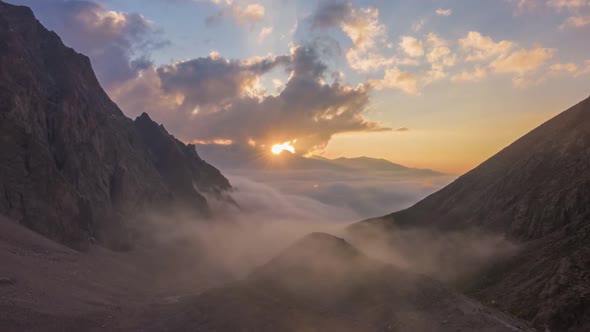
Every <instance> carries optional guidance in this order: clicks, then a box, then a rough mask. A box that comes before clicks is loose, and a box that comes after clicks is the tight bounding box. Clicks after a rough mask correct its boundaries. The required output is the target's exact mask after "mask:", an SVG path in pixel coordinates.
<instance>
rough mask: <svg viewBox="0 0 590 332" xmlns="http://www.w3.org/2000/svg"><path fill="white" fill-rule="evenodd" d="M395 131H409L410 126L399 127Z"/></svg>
mask: <svg viewBox="0 0 590 332" xmlns="http://www.w3.org/2000/svg"><path fill="white" fill-rule="evenodd" d="M395 131H397V132H406V131H410V128H406V127H401V128H397V129H396V130H395Z"/></svg>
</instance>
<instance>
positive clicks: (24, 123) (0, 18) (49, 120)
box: [0, 1, 230, 247]
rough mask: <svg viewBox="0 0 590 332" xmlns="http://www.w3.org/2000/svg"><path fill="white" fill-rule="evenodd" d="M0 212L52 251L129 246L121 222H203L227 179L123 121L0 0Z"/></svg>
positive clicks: (64, 51) (153, 132)
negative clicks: (49, 243)
mask: <svg viewBox="0 0 590 332" xmlns="http://www.w3.org/2000/svg"><path fill="white" fill-rule="evenodd" d="M0 151H2V154H1V157H0V190H1V192H2V194H1V195H0V214H5V215H7V216H9V217H10V218H12V219H14V220H18V221H19V222H20V223H22V224H24V225H26V226H28V227H30V228H31V229H33V230H35V231H37V232H39V233H41V234H43V235H46V236H48V237H50V238H52V239H54V240H57V241H59V242H61V243H65V244H67V245H70V246H74V247H81V246H83V245H84V244H85V243H88V242H89V241H94V240H97V241H100V242H102V243H105V244H107V245H109V246H112V247H121V246H124V245H126V244H127V243H128V242H129V236H130V232H127V231H126V228H127V227H126V221H129V220H132V219H133V218H135V217H138V216H141V215H145V214H148V213H151V212H154V211H155V212H158V213H171V212H172V211H174V209H175V208H176V207H182V209H183V211H184V212H185V213H186V212H190V214H191V215H200V216H206V215H207V213H208V207H207V202H206V199H205V197H204V196H203V195H202V194H203V193H219V192H220V191H223V190H227V189H229V188H230V185H229V182H228V181H227V179H225V178H224V177H223V175H221V173H219V172H218V171H217V170H216V169H215V168H213V167H212V166H210V165H209V164H207V163H205V162H204V161H203V160H201V159H200V158H199V156H198V155H197V153H196V151H195V150H194V147H193V146H190V145H189V146H186V145H184V144H182V143H181V142H179V141H178V140H176V139H174V137H172V136H171V135H170V134H168V133H167V132H166V131H165V130H164V129H163V128H162V127H159V126H157V125H156V124H155V123H153V122H152V121H151V120H150V119H149V117H147V116H141V117H140V118H138V119H137V120H136V121H135V122H134V121H132V120H130V119H128V118H127V117H126V116H125V115H124V114H123V113H122V112H121V110H120V109H119V108H118V107H117V105H116V104H115V103H113V102H112V101H111V100H110V99H109V97H108V96H107V94H106V93H105V92H104V91H103V89H102V88H101V87H100V85H99V83H98V81H97V79H96V77H95V75H94V72H93V70H92V67H91V64H90V60H89V59H88V58H87V57H86V56H84V55H81V54H78V53H76V52H75V51H74V50H73V49H71V48H68V47H66V46H64V45H63V43H62V42H61V40H60V38H59V37H58V36H57V35H56V34H55V33H54V32H51V31H48V30H46V29H45V28H44V27H43V26H42V25H41V24H40V23H39V22H38V21H37V20H36V19H35V17H34V16H33V13H32V12H31V10H30V9H28V8H26V7H21V6H13V5H9V4H6V3H4V2H1V1H0Z"/></svg>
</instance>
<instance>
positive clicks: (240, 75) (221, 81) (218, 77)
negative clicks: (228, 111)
mask: <svg viewBox="0 0 590 332" xmlns="http://www.w3.org/2000/svg"><path fill="white" fill-rule="evenodd" d="M288 62H289V58H288V57H266V58H260V59H256V60H253V61H246V62H244V61H239V60H226V59H225V58H222V57H221V56H218V55H216V54H212V55H210V56H209V57H206V58H197V59H193V60H189V61H184V62H180V63H177V64H173V65H168V66H163V67H160V68H158V69H157V73H158V76H159V77H160V81H161V84H162V90H163V91H164V92H166V93H181V94H182V95H183V96H185V98H184V101H183V106H186V105H189V106H190V107H191V109H194V107H195V106H197V105H198V106H205V105H209V104H214V106H218V107H219V106H222V105H224V104H225V103H226V102H227V101H228V100H230V99H231V98H235V97H239V96H240V95H242V94H243V93H244V90H245V89H247V88H249V87H251V86H252V85H253V84H254V83H255V81H256V80H258V78H259V77H260V76H261V75H263V74H265V73H267V72H269V71H270V70H272V69H273V68H275V67H276V66H277V65H280V64H285V65H286V64H288Z"/></svg>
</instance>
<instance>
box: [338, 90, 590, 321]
mask: <svg viewBox="0 0 590 332" xmlns="http://www.w3.org/2000/svg"><path fill="white" fill-rule="evenodd" d="M589 225H590V98H587V99H585V100H583V101H581V102H580V103H578V104H576V105H575V106H573V107H571V108H569V109H568V110H566V111H564V112H562V113H560V114H559V115H557V116H556V117H554V118H553V119H550V120H549V121H547V122H545V123H543V124H542V125H540V126H539V127H537V128H536V129H534V130H532V131H531V132H530V133H528V134H526V135H524V136H523V137H521V138H520V139H518V140H517V141H515V142H514V143H513V144H511V145H509V146H508V147H506V148H505V149H503V150H502V151H500V152H499V153H498V154H496V155H494V156H493V157H491V158H489V159H488V160H487V161H485V162H484V163H482V164H481V165H479V166H478V167H476V168H475V169H473V170H472V171H470V172H468V173H466V174H465V175H463V176H461V177H459V178H458V179H457V180H455V181H454V182H453V183H451V184H450V185H448V186H446V187H445V188H443V189H441V190H439V191H438V192H436V193H434V194H432V195H430V196H428V197H427V198H425V199H423V200H422V201H420V202H418V203H417V204H415V205H414V206H412V207H410V208H408V209H405V210H402V211H399V212H394V213H392V214H389V215H386V216H384V217H380V218H373V219H369V220H365V221H362V222H360V223H357V224H354V225H352V226H351V227H350V228H349V230H350V231H351V232H352V234H354V233H357V234H361V233H364V232H368V231H370V230H371V229H378V230H380V231H383V232H386V233H387V232H397V231H398V230H401V229H429V230H437V231H440V232H442V233H443V234H444V232H447V231H470V230H473V229H474V230H479V231H487V232H490V233H491V234H501V235H504V236H506V237H507V238H508V239H511V240H512V241H515V242H516V243H517V244H518V246H519V247H520V249H519V253H518V254H516V255H515V256H514V257H512V258H510V259H507V260H505V261H504V262H500V263H495V264H494V265H493V266H491V267H490V268H488V269H486V270H484V271H482V272H481V273H480V274H479V275H477V276H476V277H474V280H473V282H472V284H471V285H470V286H469V287H467V289H466V291H467V292H468V293H470V294H474V295H476V296H477V297H479V298H480V299H484V300H487V301H494V302H495V303H497V304H498V306H500V307H502V308H503V309H505V310H509V311H510V312H512V313H514V314H515V315H517V316H519V317H522V318H525V319H527V320H529V321H533V322H534V323H535V325H536V326H537V327H539V328H547V329H550V330H557V331H570V330H571V331H584V330H587V329H588V328H590V320H589V319H588V317H590V315H588V314H587V313H588V312H590V306H589V305H588V303H587V301H586V300H585V298H586V297H587V296H590V273H588V266H590V265H589V264H590V254H589V253H590V241H589V240H590V226H589ZM450 255H452V253H450ZM523 285H527V286H526V287H523Z"/></svg>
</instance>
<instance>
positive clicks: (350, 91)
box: [113, 44, 388, 154]
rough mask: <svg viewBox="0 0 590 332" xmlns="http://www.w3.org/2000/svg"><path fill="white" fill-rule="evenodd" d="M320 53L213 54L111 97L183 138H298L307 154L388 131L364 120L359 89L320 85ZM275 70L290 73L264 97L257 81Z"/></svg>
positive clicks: (363, 93)
mask: <svg viewBox="0 0 590 332" xmlns="http://www.w3.org/2000/svg"><path fill="white" fill-rule="evenodd" d="M320 50H321V48H320V47H318V46H317V45H315V44H314V45H307V46H296V47H293V49H292V50H291V54H290V55H285V56H268V57H264V58H252V59H247V60H241V61H240V60H227V59H224V58H222V57H221V56H219V55H217V54H212V55H210V56H209V57H207V58H197V59H193V60H188V61H184V62H180V63H177V64H173V65H169V66H163V67H160V68H157V69H152V70H151V72H150V71H146V73H145V74H143V75H142V76H141V77H139V78H138V79H136V80H134V81H132V82H130V83H129V84H128V85H126V86H125V87H124V88H122V89H119V90H118V91H116V93H114V94H113V97H114V98H115V100H116V101H117V102H118V103H119V105H121V106H122V108H123V109H124V110H126V111H128V112H141V111H148V112H149V113H150V114H153V115H154V118H155V119H156V120H157V121H158V122H162V123H164V124H165V125H166V126H167V127H168V129H170V130H171V131H172V132H174V133H176V134H177V135H179V136H180V137H181V138H182V139H184V140H185V141H194V140H202V141H211V140H215V139H221V140H231V141H233V142H241V143H246V142H248V141H250V140H253V141H255V142H257V143H258V144H267V145H272V144H275V143H277V142H286V141H292V140H295V139H297V146H296V148H297V152H298V153H300V154H306V153H309V152H311V151H314V150H316V149H320V150H321V149H323V148H325V146H326V145H327V144H328V142H329V141H330V139H331V138H332V136H333V135H335V134H338V133H343V132H357V131H366V132H371V131H383V130H388V129H387V128H383V127H382V126H381V125H380V124H379V123H376V122H372V121H369V120H367V119H365V117H364V114H365V113H366V112H367V110H368V107H369V100H370V99H369V92H368V90H367V87H366V86H364V85H359V86H357V87H352V86H349V85H344V84H341V83H338V82H334V83H332V84H328V83H325V81H324V79H325V78H326V76H327V75H329V74H330V72H329V71H328V67H327V66H326V64H325V63H324V62H323V61H322V60H321V54H320ZM274 68H282V69H285V70H287V71H288V72H289V73H290V76H289V79H288V81H287V82H286V83H285V85H284V88H283V89H282V90H281V91H280V92H279V93H278V94H276V95H267V94H266V93H265V92H264V91H263V90H262V91H261V90H258V89H257V82H258V81H259V79H260V78H261V76H262V75H264V74H266V73H268V72H269V71H271V70H273V69H274ZM162 104H165V105H162ZM156 107H157V108H156Z"/></svg>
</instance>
